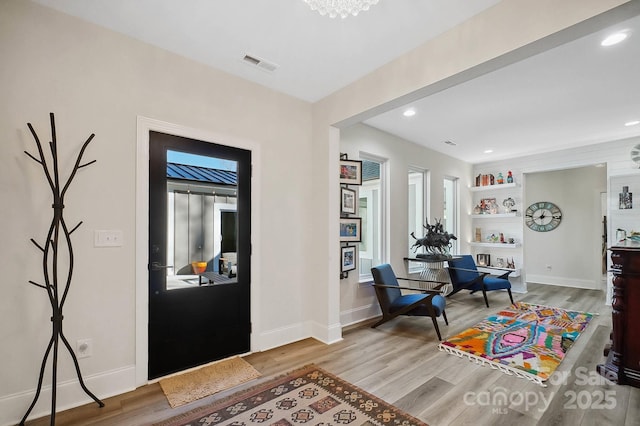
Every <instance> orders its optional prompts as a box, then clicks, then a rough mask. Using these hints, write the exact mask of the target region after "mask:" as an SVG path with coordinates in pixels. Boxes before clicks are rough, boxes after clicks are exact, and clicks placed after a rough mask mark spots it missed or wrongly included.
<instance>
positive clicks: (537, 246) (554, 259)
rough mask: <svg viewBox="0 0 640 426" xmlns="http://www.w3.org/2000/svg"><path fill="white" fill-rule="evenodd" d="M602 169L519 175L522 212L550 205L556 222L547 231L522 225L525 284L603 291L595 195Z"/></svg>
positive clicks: (602, 187)
mask: <svg viewBox="0 0 640 426" xmlns="http://www.w3.org/2000/svg"><path fill="white" fill-rule="evenodd" d="M603 192H607V169H606V167H594V166H590V167H580V168H575V169H566V170H556V171H549V172H541V173H530V174H526V175H525V193H524V200H525V202H524V205H523V207H522V210H523V211H524V210H525V209H526V207H527V206H529V205H531V204H532V203H534V202H538V201H551V202H553V203H555V204H556V205H557V206H558V207H559V208H560V210H561V211H562V222H560V225H558V227H557V228H556V229H554V230H553V231H551V232H535V231H532V230H530V229H528V228H527V227H526V226H525V227H524V239H523V242H524V243H523V244H524V267H525V269H526V279H527V282H530V283H542V284H557V285H565V286H570V287H581V288H590V289H603V286H602V284H603V282H602V276H603V274H602V262H601V259H602V234H603V230H602V226H603V225H602V220H603V217H602V215H601V211H602V209H601V207H600V205H601V202H600V200H601V196H600V194H601V193H603Z"/></svg>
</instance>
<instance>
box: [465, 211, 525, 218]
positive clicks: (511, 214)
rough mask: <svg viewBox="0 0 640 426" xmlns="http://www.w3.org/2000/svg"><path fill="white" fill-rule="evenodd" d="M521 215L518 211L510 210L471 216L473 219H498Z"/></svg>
mask: <svg viewBox="0 0 640 426" xmlns="http://www.w3.org/2000/svg"><path fill="white" fill-rule="evenodd" d="M517 216H519V214H518V212H510V213H495V214H472V215H471V217H472V218H473V219H498V218H501V217H503V218H504V217H517Z"/></svg>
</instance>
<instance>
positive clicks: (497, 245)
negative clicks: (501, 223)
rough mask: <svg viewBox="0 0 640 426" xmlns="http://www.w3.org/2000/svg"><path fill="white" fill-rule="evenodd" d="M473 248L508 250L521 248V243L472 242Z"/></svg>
mask: <svg viewBox="0 0 640 426" xmlns="http://www.w3.org/2000/svg"><path fill="white" fill-rule="evenodd" d="M469 245H470V246H472V247H493V248H507V249H514V248H518V247H520V243H512V244H510V243H479V242H477V241H471V242H470V243H469Z"/></svg>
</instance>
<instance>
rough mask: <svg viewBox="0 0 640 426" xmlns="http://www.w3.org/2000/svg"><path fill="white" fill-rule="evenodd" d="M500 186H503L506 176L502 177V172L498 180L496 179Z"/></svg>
mask: <svg viewBox="0 0 640 426" xmlns="http://www.w3.org/2000/svg"><path fill="white" fill-rule="evenodd" d="M496 182H497V183H498V185H502V184H503V183H504V176H502V172H500V173H498V179H496Z"/></svg>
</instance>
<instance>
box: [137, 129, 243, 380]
mask: <svg viewBox="0 0 640 426" xmlns="http://www.w3.org/2000/svg"><path fill="white" fill-rule="evenodd" d="M176 155H178V156H180V155H182V156H183V157H184V156H185V155H186V156H187V157H188V158H191V159H193V158H195V159H196V160H198V161H199V160H202V161H205V162H206V163H207V164H206V166H202V165H196V164H195V163H197V161H195V163H194V164H191V160H188V161H184V163H189V164H181V163H182V162H178V161H176V162H175V163H173V160H172V158H174V157H175V156H176ZM183 157H180V158H183ZM168 158H169V160H168ZM167 163H169V166H170V168H169V170H168V169H167ZM168 173H169V175H170V177H169V178H168V177H167V176H168ZM230 210H235V211H232V213H233V216H234V220H233V223H232V224H231V225H229V222H230V221H228V220H226V218H225V221H224V227H225V228H227V229H226V230H225V236H224V239H229V240H233V241H227V242H226V243H227V245H226V246H225V248H224V257H223V248H222V245H221V242H222V241H223V236H222V229H223V223H222V216H223V212H224V213H225V216H226V215H227V212H229V211H230ZM216 222H218V223H216ZM229 226H231V227H233V228H234V229H229ZM216 234H220V235H216ZM250 236H251V152H250V151H247V150H243V149H239V148H233V147H229V146H224V145H218V144H214V143H208V142H203V141H198V140H194V139H189V138H184V137H178V136H172V135H167V134H163V133H157V132H150V133H149V378H150V379H153V378H157V377H160V376H164V375H167V374H170V373H174V372H177V371H181V370H184V369H187V368H190V367H194V366H197V365H202V364H205V363H208V362H211V361H215V360H219V359H222V358H226V357H229V356H232V355H237V354H241V353H245V352H248V351H249V350H250V333H251V318H250V294H249V290H250V283H251V270H250V255H251V242H250Z"/></svg>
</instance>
